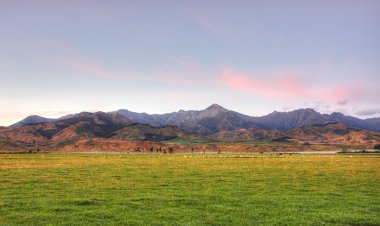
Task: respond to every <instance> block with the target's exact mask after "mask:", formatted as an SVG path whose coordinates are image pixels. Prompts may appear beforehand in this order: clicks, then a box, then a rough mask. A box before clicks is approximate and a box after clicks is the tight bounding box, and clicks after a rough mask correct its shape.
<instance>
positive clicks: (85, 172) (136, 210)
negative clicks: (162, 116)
mask: <svg viewBox="0 0 380 226" xmlns="http://www.w3.org/2000/svg"><path fill="white" fill-rule="evenodd" d="M226 156H227V157H228V158H222V157H226ZM226 156H222V155H205V156H202V155H186V156H185V155H179V154H178V155H161V156H160V155H156V154H153V155H150V154H146V155H145V154H140V155H128V154H119V155H115V154H24V155H9V154H8V155H0V225H20V224H23V225H46V224H48V225H49V224H50V225H84V224H87V225H88V224H90V225H93V224H96V225H120V224H127V225H128V224H129V225H152V224H154V225H257V224H265V225H272V224H273V225H286V224H288V225H380V158H378V157H375V156H362V155H353V156H350V155H326V156H323V155H305V156H301V155H292V156H272V155H244V156H249V157H250V158H238V156H236V157H235V156H232V155H226ZM244 156H243V157H244ZM232 157H234V158H232Z"/></svg>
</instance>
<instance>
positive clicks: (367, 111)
mask: <svg viewBox="0 0 380 226" xmlns="http://www.w3.org/2000/svg"><path fill="white" fill-rule="evenodd" d="M355 114H357V115H359V116H373V115H376V114H380V108H362V109H359V110H357V111H356V112H355Z"/></svg>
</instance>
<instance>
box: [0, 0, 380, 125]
mask: <svg viewBox="0 0 380 226" xmlns="http://www.w3.org/2000/svg"><path fill="white" fill-rule="evenodd" d="M0 29H1V35H0V83H1V84H2V88H1V89H0V125H9V124H11V123H14V122H16V121H18V120H20V119H22V118H24V117H26V116H27V115H30V114H39V115H42V116H46V117H58V116H62V115H65V114H68V113H76V112H80V111H99V110H101V111H113V110H117V109H129V110H132V111H137V112H148V113H165V112H172V111H177V110H179V109H184V110H188V109H203V108H205V107H207V106H208V105H211V104H212V103H218V104H220V105H222V106H224V107H226V108H228V109H232V110H235V111H239V112H242V113H245V114H249V115H255V116H259V115H264V114H267V113H269V112H271V111H274V110H278V111H290V110H294V109H297V108H306V107H312V108H315V109H316V110H318V111H321V112H323V113H330V112H333V111H340V112H342V113H345V114H350V115H354V116H357V117H361V118H368V117H378V116H380V101H379V100H380V89H379V88H378V84H379V83H380V73H379V72H380V64H379V63H380V41H379V40H380V1H376V0H373V1H371V0H355V1H353V0H345V1H340V0H339V1H338V0H330V1H325V0H320V1H296V0H283V1H270V0H269V1H268V0H266V1H264V0H262V1H254V0H250V1H248V0H247V1H223V0H220V1H216V0H214V1H187V2H186V1H143V0H142V1H116V0H115V1H96V0H91V1H90V0H88V1H80V0H79V1H73V0H67V1H59V0H50V1H47V0H46V1H43V0H34V1H32V0H30V1H26V0H24V1H21V0H20V1H18V0H12V1H7V0H2V1H0Z"/></svg>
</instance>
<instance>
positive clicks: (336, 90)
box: [222, 70, 357, 103]
mask: <svg viewBox="0 0 380 226" xmlns="http://www.w3.org/2000/svg"><path fill="white" fill-rule="evenodd" d="M306 75H307V73H306V72H303V71H294V72H292V71H289V70H285V71H277V72H275V73H272V74H269V75H267V76H265V78H262V77H263V76H257V75H248V74H244V73H241V72H237V71H233V70H225V71H223V72H222V84H223V85H225V86H226V87H228V88H230V89H234V90H238V91H242V92H248V93H255V94H258V95H260V96H263V97H268V98H272V99H276V100H304V99H309V100H310V99H318V100H324V101H327V102H329V103H336V102H337V101H341V100H345V99H348V98H349V97H351V96H353V94H354V93H356V90H357V89H355V88H354V87H339V86H338V87H316V86H312V85H310V84H306V83H305V82H303V80H302V78H303V77H304V76H306Z"/></svg>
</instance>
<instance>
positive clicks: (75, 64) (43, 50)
mask: <svg viewBox="0 0 380 226" xmlns="http://www.w3.org/2000/svg"><path fill="white" fill-rule="evenodd" d="M35 41H36V42H37V45H36V47H35V48H34V49H33V52H32V55H33V57H35V58H38V59H40V60H43V61H46V62H49V63H54V64H58V65H61V66H63V67H65V68H68V69H71V70H76V71H78V72H80V73H83V74H85V75H89V76H96V77H100V78H104V79H108V80H128V79H133V78H138V77H141V74H140V73H139V72H138V71H134V70H131V69H129V68H122V69H115V68H110V67H109V66H107V65H105V64H104V63H102V62H100V61H99V60H96V59H94V58H92V57H89V56H87V55H86V54H84V53H82V52H81V51H79V50H77V49H75V48H73V47H71V46H69V45H67V44H64V43H62V42H59V41H56V40H51V39H40V38H35Z"/></svg>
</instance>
